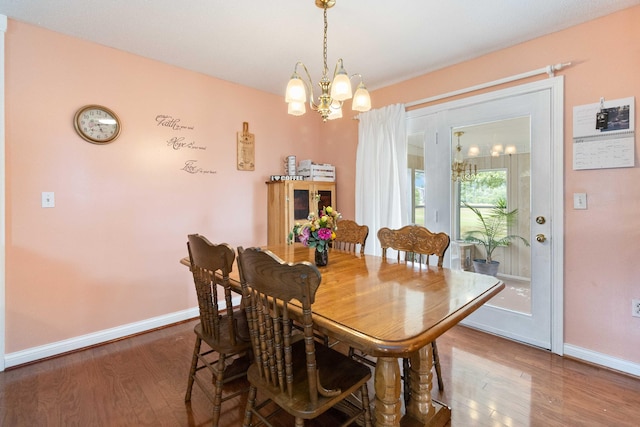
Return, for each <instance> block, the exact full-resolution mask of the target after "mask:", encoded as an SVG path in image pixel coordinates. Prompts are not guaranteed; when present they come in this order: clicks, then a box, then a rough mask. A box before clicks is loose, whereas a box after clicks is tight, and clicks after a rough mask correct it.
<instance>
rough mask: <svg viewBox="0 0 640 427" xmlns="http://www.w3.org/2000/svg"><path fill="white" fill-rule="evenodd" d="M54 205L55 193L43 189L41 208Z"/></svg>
mask: <svg viewBox="0 0 640 427" xmlns="http://www.w3.org/2000/svg"><path fill="white" fill-rule="evenodd" d="M55 206H56V199H55V194H54V193H53V191H43V192H42V207H43V208H54V207H55Z"/></svg>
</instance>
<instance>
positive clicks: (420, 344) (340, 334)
mask: <svg viewBox="0 0 640 427" xmlns="http://www.w3.org/2000/svg"><path fill="white" fill-rule="evenodd" d="M262 249H263V250H269V251H271V252H273V253H274V254H275V255H277V256H278V257H279V258H281V259H282V260H283V261H285V262H289V263H296V262H303V261H307V262H311V263H313V260H314V252H313V251H314V250H315V249H313V248H308V247H306V246H303V245H302V244H300V243H293V244H282V245H273V246H265V247H262ZM181 263H182V264H184V265H187V266H189V259H188V258H183V259H181ZM318 269H319V271H320V273H321V276H322V280H321V283H320V287H319V288H318V290H317V292H316V296H315V301H314V303H313V306H312V314H313V321H314V327H315V328H316V329H317V330H318V331H320V332H322V333H324V334H326V335H327V336H329V337H331V338H332V339H335V340H337V341H340V342H342V343H344V344H346V345H348V346H350V347H353V348H354V349H357V350H360V351H362V352H364V353H366V354H368V355H370V356H373V357H376V358H377V361H376V367H375V371H374V389H375V399H374V400H373V402H374V405H373V406H374V421H375V425H376V426H377V427H390V426H400V425H403V426H405V425H410V426H413V425H417V426H444V425H446V424H447V423H448V422H449V421H450V419H451V408H450V407H449V406H447V405H446V404H444V403H442V402H439V401H437V400H436V399H434V398H432V393H431V390H432V379H433V374H432V367H433V350H432V346H431V342H432V341H434V340H435V339H436V338H438V337H439V336H441V335H442V334H443V333H445V332H446V331H447V330H449V329H450V328H452V327H453V326H455V325H456V324H458V323H459V322H460V321H461V320H462V319H464V318H465V317H467V316H468V315H470V314H471V313H472V312H474V311H475V310H476V309H478V308H479V307H480V306H482V305H483V304H484V303H485V302H487V301H488V300H490V299H491V298H492V297H493V296H494V295H496V294H497V293H498V292H500V291H501V290H502V289H504V286H505V285H504V283H503V282H502V281H501V280H499V279H497V278H496V277H493V276H488V275H483V274H478V273H473V272H469V271H463V270H456V269H449V268H443V267H437V266H433V265H426V264H422V263H418V262H411V261H404V260H398V259H397V257H395V256H393V257H388V258H382V257H379V256H374V255H363V254H354V253H352V252H346V251H339V250H336V249H331V250H329V262H328V264H327V265H326V266H323V267H318ZM230 282H231V286H232V287H233V288H235V290H238V291H239V290H240V280H239V274H238V269H237V268H236V266H235V265H234V268H233V271H232V273H231V275H230ZM402 358H410V360H411V363H410V367H411V368H410V369H411V372H410V374H409V375H408V378H409V386H410V390H411V393H410V399H409V403H408V404H407V405H406V408H404V411H403V405H402V401H401V393H402V386H401V375H402V374H401V372H400V371H401V370H400V363H399V359H402Z"/></svg>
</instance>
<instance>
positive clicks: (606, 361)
mask: <svg viewBox="0 0 640 427" xmlns="http://www.w3.org/2000/svg"><path fill="white" fill-rule="evenodd" d="M564 355H565V356H569V357H573V358H576V359H580V360H584V361H585V362H589V363H594V364H596V365H600V366H604V367H606V368H609V369H614V370H616V371H620V372H624V373H626V374H631V375H635V376H637V377H640V364H637V363H633V362H629V361H628V360H624V359H618V358H616V357H612V356H609V355H607V354H603V353H597V352H595V351H592V350H587V349H585V348H581V347H577V346H575V345H571V344H565V345H564Z"/></svg>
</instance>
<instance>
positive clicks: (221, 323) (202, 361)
mask: <svg viewBox="0 0 640 427" xmlns="http://www.w3.org/2000/svg"><path fill="white" fill-rule="evenodd" d="M187 249H188V251H189V260H190V263H191V272H192V274H193V281H194V283H195V288H196V294H197V297H198V308H199V312H200V322H199V323H197V324H196V326H195V327H194V330H193V331H194V333H195V335H196V343H195V347H194V350H193V358H192V361H191V369H190V371H189V382H188V385H187V392H186V395H185V399H184V400H185V402H190V401H191V391H192V389H193V384H194V383H195V384H197V385H198V386H199V387H200V388H201V389H202V391H203V392H204V394H205V395H206V396H207V397H208V398H209V399H210V400H211V402H212V403H213V418H212V423H213V426H217V425H218V420H219V418H220V406H221V404H222V402H223V401H225V400H228V399H231V398H233V397H235V396H237V395H239V394H240V393H243V392H245V391H246V389H244V390H237V391H235V392H231V393H225V396H224V397H223V396H222V391H223V386H224V384H226V383H228V382H230V381H233V380H235V379H238V378H241V377H244V376H245V375H246V370H247V368H248V366H249V362H250V360H251V341H250V339H249V328H248V326H247V321H246V317H245V312H244V310H242V309H241V308H240V307H238V308H235V309H234V307H233V300H232V291H231V286H230V284H229V273H231V269H232V265H233V261H234V260H235V252H234V251H233V248H231V247H230V246H229V245H227V244H224V243H223V244H219V245H214V244H212V243H211V242H209V240H207V238H205V237H204V236H201V235H198V234H190V235H189V236H188V242H187ZM203 341H204V343H205V344H206V347H205V348H202V342H203ZM228 362H230V363H228ZM203 369H206V370H207V371H208V372H209V373H210V374H211V377H207V378H206V379H205V378H204V377H203V374H202V373H200V371H201V370H203ZM212 388H213V390H211V389H212Z"/></svg>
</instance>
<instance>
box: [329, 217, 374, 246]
mask: <svg viewBox="0 0 640 427" xmlns="http://www.w3.org/2000/svg"><path fill="white" fill-rule="evenodd" d="M367 236H369V227H368V226H366V225H360V224H358V223H357V222H355V221H352V220H350V219H343V220H340V221H338V229H337V230H336V238H335V239H334V241H333V247H334V248H335V249H339V250H342V251H348V252H353V253H356V252H357V249H358V245H359V246H360V254H364V245H365V244H366V243H367Z"/></svg>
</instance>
